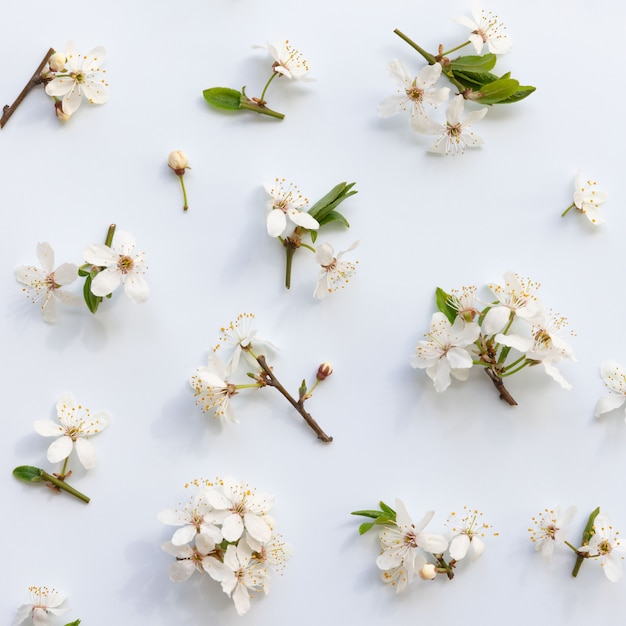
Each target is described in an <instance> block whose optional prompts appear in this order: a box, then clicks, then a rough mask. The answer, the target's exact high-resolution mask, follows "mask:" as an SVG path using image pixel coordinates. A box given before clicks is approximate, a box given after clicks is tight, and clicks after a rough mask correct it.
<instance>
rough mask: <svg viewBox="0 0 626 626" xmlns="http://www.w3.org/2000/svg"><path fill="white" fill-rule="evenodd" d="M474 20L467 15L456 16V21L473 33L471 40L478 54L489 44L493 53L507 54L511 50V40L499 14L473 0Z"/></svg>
mask: <svg viewBox="0 0 626 626" xmlns="http://www.w3.org/2000/svg"><path fill="white" fill-rule="evenodd" d="M472 17H473V18H474V19H473V20H471V19H469V18H468V17H465V16H459V17H457V18H455V21H456V22H458V23H459V24H462V25H463V26H467V28H469V29H470V30H471V31H472V33H471V35H470V36H469V40H470V42H471V43H472V45H473V46H474V48H475V49H476V54H481V52H482V50H483V47H484V45H485V44H487V47H488V48H489V52H491V53H493V54H505V53H506V52H509V51H510V50H511V40H510V38H509V36H508V35H507V34H506V32H503V31H506V26H504V24H502V22H498V16H497V15H494V14H493V13H492V12H491V11H488V12H487V11H485V10H484V9H482V8H481V6H480V3H479V2H477V1H476V0H474V2H472Z"/></svg>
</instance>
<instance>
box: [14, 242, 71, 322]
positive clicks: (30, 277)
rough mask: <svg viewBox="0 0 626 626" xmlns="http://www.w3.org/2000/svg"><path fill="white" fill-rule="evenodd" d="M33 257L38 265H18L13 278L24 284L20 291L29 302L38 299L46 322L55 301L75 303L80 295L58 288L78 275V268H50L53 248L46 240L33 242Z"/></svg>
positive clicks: (52, 313)
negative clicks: (28, 298)
mask: <svg viewBox="0 0 626 626" xmlns="http://www.w3.org/2000/svg"><path fill="white" fill-rule="evenodd" d="M37 258H38V259H39V263H41V268H39V267H34V266H32V265H21V266H20V267H18V268H17V269H16V270H15V278H16V279H17V281H18V282H20V283H22V284H23V285H26V288H25V289H24V291H25V292H26V294H27V295H28V296H29V297H30V298H31V299H32V301H33V302H36V301H37V300H41V313H42V315H43V319H44V320H45V321H46V322H54V321H55V320H56V319H57V311H56V301H57V300H60V301H61V302H64V303H65V304H79V303H80V301H81V300H80V298H79V297H78V296H75V295H74V294H71V293H67V292H66V291H62V290H61V289H62V287H64V286H65V285H69V284H71V283H73V282H74V281H75V280H76V279H77V278H78V267H76V265H74V264H73V263H63V264H61V265H59V267H57V268H56V269H54V250H52V247H51V246H50V244H49V243H46V242H43V243H38V244H37Z"/></svg>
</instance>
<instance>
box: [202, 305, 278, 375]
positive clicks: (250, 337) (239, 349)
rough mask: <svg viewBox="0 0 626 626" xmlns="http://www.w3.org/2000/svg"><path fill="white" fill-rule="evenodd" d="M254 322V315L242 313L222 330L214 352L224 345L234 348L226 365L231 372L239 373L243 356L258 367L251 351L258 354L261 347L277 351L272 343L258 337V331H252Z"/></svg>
mask: <svg viewBox="0 0 626 626" xmlns="http://www.w3.org/2000/svg"><path fill="white" fill-rule="evenodd" d="M253 320H254V314H252V313H240V314H239V315H238V316H237V319H235V320H234V321H233V322H230V323H229V324H228V326H226V327H224V328H221V329H220V331H221V332H222V336H221V337H220V338H219V343H218V344H217V345H216V346H215V348H214V349H213V351H214V352H217V350H219V349H220V348H222V347H223V346H224V344H226V346H227V347H229V346H232V352H231V355H230V358H229V359H228V361H227V363H226V368H227V369H228V371H230V372H236V371H237V368H238V367H239V361H240V359H241V355H242V354H243V356H244V357H247V359H248V361H249V362H250V363H251V364H252V365H258V363H257V361H256V359H255V358H254V357H253V356H252V355H251V354H250V350H254V352H255V353H256V352H257V351H258V348H260V347H261V346H265V347H269V348H271V349H272V350H276V347H275V346H274V345H273V344H272V343H271V342H269V341H267V340H266V339H261V338H260V337H257V335H256V330H253V329H252V322H253ZM253 342H254V343H253Z"/></svg>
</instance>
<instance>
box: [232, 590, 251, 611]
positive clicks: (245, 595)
mask: <svg viewBox="0 0 626 626" xmlns="http://www.w3.org/2000/svg"><path fill="white" fill-rule="evenodd" d="M231 597H232V599H233V602H234V603H235V609H236V610H237V614H238V615H244V614H245V613H247V612H248V611H249V610H250V593H249V591H248V589H247V588H246V586H245V585H243V584H241V582H240V583H239V584H238V585H237V587H236V588H235V591H234V592H233V595H232V596H231Z"/></svg>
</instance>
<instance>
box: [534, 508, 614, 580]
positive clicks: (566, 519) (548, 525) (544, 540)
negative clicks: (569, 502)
mask: <svg viewBox="0 0 626 626" xmlns="http://www.w3.org/2000/svg"><path fill="white" fill-rule="evenodd" d="M575 514H576V507H573V506H572V507H569V508H567V509H566V510H565V511H563V512H561V509H560V507H558V506H557V507H554V508H550V509H544V510H543V511H542V512H541V513H539V514H538V515H537V516H535V517H533V518H532V526H531V527H530V528H529V529H528V532H529V533H530V539H531V541H532V542H533V543H534V544H535V549H536V550H537V551H540V552H541V554H542V556H543V558H544V559H545V560H546V561H547V562H548V563H551V562H552V557H553V554H554V550H555V548H556V547H557V546H561V547H567V548H568V549H570V550H572V551H573V552H574V553H575V554H576V565H575V566H574V571H573V572H572V574H573V575H574V576H576V575H577V574H578V570H579V569H580V566H581V564H582V563H583V562H584V561H585V560H587V559H591V560H593V561H595V562H598V563H600V565H601V567H602V570H603V571H604V573H605V575H606V577H607V578H608V579H609V580H610V581H611V582H618V581H619V580H621V578H622V577H623V571H622V561H623V560H624V555H625V554H626V544H624V543H623V542H622V540H621V538H620V533H619V531H616V530H615V529H614V528H613V524H612V523H611V520H610V519H609V517H608V516H607V515H605V514H603V513H600V509H599V508H597V509H596V510H595V511H593V512H592V513H591V515H590V517H589V521H588V523H587V527H586V528H585V530H584V532H583V537H582V541H581V543H582V545H581V546H579V547H576V545H574V544H572V543H570V542H569V541H567V539H566V536H567V526H568V525H569V524H570V523H571V521H572V519H573V518H574V515H575Z"/></svg>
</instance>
